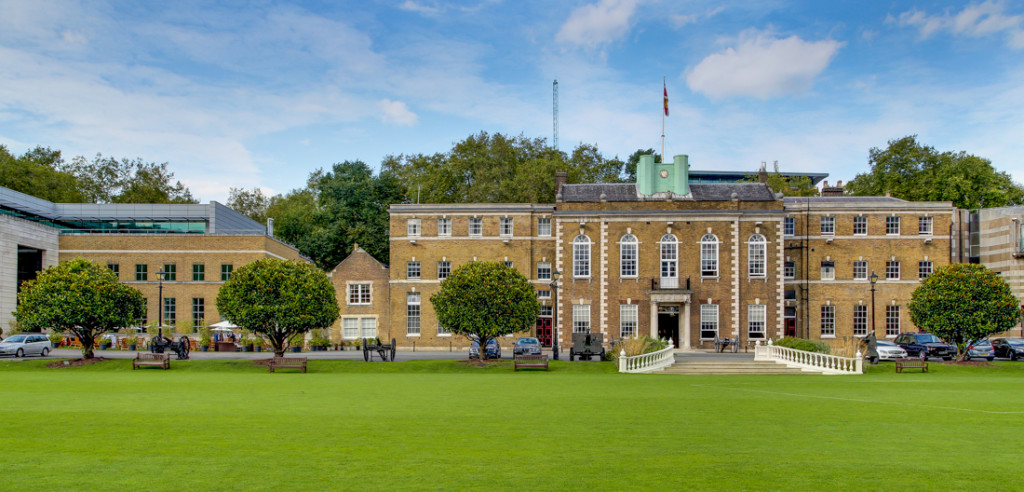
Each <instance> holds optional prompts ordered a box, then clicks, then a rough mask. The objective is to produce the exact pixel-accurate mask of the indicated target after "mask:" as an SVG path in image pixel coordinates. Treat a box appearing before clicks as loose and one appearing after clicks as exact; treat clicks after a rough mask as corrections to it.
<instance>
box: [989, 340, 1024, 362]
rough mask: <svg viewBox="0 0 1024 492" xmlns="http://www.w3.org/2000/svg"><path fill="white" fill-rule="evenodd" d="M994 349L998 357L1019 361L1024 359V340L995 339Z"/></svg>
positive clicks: (993, 342) (993, 341)
mask: <svg viewBox="0 0 1024 492" xmlns="http://www.w3.org/2000/svg"><path fill="white" fill-rule="evenodd" d="M992 349H993V353H994V354H995V356H996V357H1006V358H1007V359H1010V360H1017V359H1019V358H1021V357H1024V338H993V339H992Z"/></svg>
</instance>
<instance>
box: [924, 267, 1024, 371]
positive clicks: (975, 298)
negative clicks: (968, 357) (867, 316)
mask: <svg viewBox="0 0 1024 492" xmlns="http://www.w3.org/2000/svg"><path fill="white" fill-rule="evenodd" d="M910 318H911V319H912V320H913V321H914V324H915V325H917V326H918V327H919V328H923V329H925V330H927V331H929V332H930V333H933V334H935V335H937V336H939V337H941V338H944V339H945V340H946V341H948V342H952V343H955V344H956V346H957V350H959V351H960V352H961V356H962V353H963V347H964V344H966V343H967V342H969V341H971V340H977V339H979V338H983V337H986V336H988V335H991V334H993V333H999V332H1001V331H1006V330H1009V329H1011V328H1013V327H1014V326H1016V325H1017V323H1018V322H1019V321H1020V302H1019V301H1018V300H1017V298H1016V297H1014V296H1013V294H1012V293H1011V292H1010V286H1009V285H1007V283H1006V281H1005V280H1003V278H1002V277H1000V276H999V275H997V274H996V273H995V272H993V271H992V270H989V269H988V268H986V267H985V266H983V265H968V264H963V263H954V264H952V265H948V266H945V267H940V268H938V269H936V270H935V272H934V273H932V274H931V275H929V276H928V278H926V279H925V280H924V281H923V282H921V285H920V286H918V287H917V289H915V290H914V293H913V294H912V295H911V300H910Z"/></svg>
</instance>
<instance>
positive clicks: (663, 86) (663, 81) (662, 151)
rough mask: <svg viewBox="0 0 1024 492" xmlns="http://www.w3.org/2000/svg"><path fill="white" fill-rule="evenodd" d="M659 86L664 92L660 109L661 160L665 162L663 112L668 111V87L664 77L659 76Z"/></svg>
mask: <svg viewBox="0 0 1024 492" xmlns="http://www.w3.org/2000/svg"><path fill="white" fill-rule="evenodd" d="M661 88H662V90H663V91H664V94H665V107H664V108H662V111H661V162H663V163H664V162H665V113H666V112H667V111H668V87H667V86H666V85H665V77H664V76H662V77H661Z"/></svg>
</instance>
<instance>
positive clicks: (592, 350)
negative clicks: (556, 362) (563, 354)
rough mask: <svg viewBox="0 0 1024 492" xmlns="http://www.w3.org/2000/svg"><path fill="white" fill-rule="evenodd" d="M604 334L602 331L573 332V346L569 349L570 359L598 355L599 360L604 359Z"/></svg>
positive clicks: (588, 357) (584, 358)
mask: <svg viewBox="0 0 1024 492" xmlns="http://www.w3.org/2000/svg"><path fill="white" fill-rule="evenodd" d="M603 343H604V335H603V334H601V333H589V332H588V333H573V334H572V348H570V349H569V360H576V358H577V357H579V358H580V360H590V358H591V357H593V356H595V355H596V356H598V359H597V360H604V346H603V345H602V344H603Z"/></svg>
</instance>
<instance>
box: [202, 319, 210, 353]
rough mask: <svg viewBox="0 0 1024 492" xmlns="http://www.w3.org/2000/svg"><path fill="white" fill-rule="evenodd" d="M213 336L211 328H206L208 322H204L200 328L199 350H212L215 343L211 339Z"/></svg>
mask: <svg viewBox="0 0 1024 492" xmlns="http://www.w3.org/2000/svg"><path fill="white" fill-rule="evenodd" d="M212 334H213V333H212V332H211V331H210V327H209V326H206V321H203V324H202V325H201V326H200V327H199V350H202V351H203V352H206V351H208V350H210V344H212V343H213V340H211V339H210V338H211V335H212Z"/></svg>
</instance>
